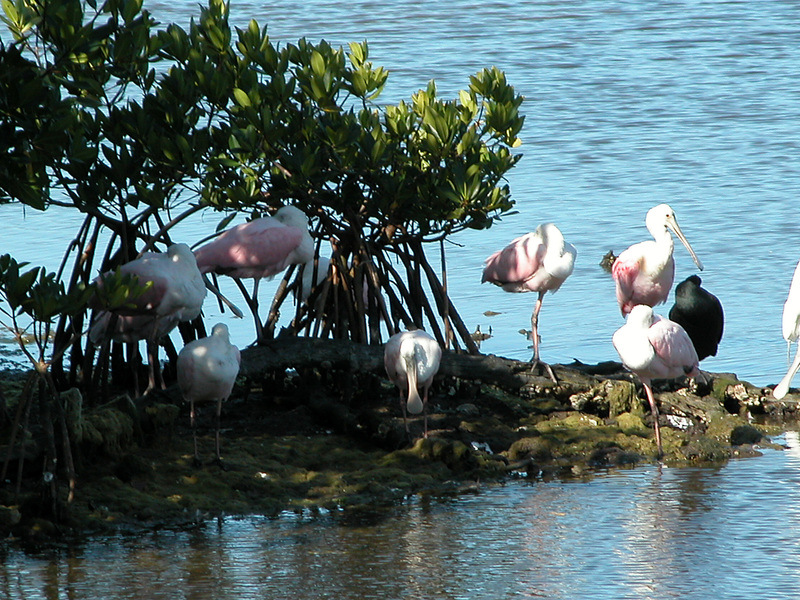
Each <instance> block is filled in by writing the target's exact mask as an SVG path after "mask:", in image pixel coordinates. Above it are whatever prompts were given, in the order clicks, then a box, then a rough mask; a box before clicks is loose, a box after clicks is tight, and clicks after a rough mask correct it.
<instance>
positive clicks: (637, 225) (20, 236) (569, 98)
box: [0, 0, 800, 385]
mask: <svg viewBox="0 0 800 600" xmlns="http://www.w3.org/2000/svg"><path fill="white" fill-rule="evenodd" d="M146 6H147V7H148V8H149V10H150V11H151V12H152V13H153V14H154V16H155V17H156V18H157V19H158V20H160V21H161V22H162V23H168V22H177V23H180V24H183V25H184V26H188V22H189V19H190V17H191V16H192V15H194V14H196V10H197V9H196V4H195V3H193V2H181V3H175V2H172V3H163V2H148V3H147V4H146ZM232 10H233V13H232V21H233V22H234V23H235V24H237V25H240V26H244V25H246V23H247V22H248V20H249V19H250V18H255V19H257V20H258V21H259V22H260V23H261V24H264V23H266V24H267V25H268V31H269V33H270V35H271V38H272V40H273V41H274V42H276V43H279V44H286V43H289V42H296V41H297V39H298V38H300V37H303V36H304V37H306V38H308V39H310V40H312V41H318V40H319V39H323V38H324V39H326V40H328V41H330V42H331V43H333V44H336V45H345V44H347V43H348V42H349V41H360V40H364V39H366V40H368V41H369V44H370V52H371V57H372V60H373V62H374V63H375V64H378V65H382V66H385V67H386V68H387V69H389V71H390V77H389V81H388V85H387V88H386V90H385V92H384V94H383V95H382V96H381V98H380V101H382V102H385V103H396V102H398V101H399V100H401V99H408V98H409V97H410V96H411V94H412V93H413V92H414V91H416V90H418V89H420V88H424V87H425V86H426V85H427V82H428V80H430V79H434V80H435V81H436V83H437V86H438V88H439V91H440V95H441V96H443V97H448V98H449V97H453V96H454V95H455V94H456V92H457V90H459V89H462V88H464V87H466V86H467V85H468V81H469V76H470V75H471V74H473V73H475V72H477V71H478V70H479V69H481V68H483V67H488V66H492V65H496V66H497V67H499V68H501V69H503V70H504V71H505V72H506V73H507V76H508V79H509V81H510V82H511V83H512V84H513V85H514V86H515V87H516V89H517V90H518V91H519V92H520V93H522V94H523V95H524V96H525V97H526V101H525V103H524V104H523V107H522V108H523V112H524V114H525V115H526V123H525V127H524V129H523V131H522V134H521V137H522V140H523V145H522V147H521V148H520V150H521V151H522V152H523V154H524V157H523V159H522V160H521V162H520V163H519V165H518V166H517V167H516V168H515V169H514V170H513V171H512V172H511V173H510V175H509V178H508V179H509V183H510V185H511V190H512V193H513V196H514V198H515V200H516V202H517V209H518V210H519V214H518V215H515V216H512V217H508V218H507V219H505V220H504V221H503V222H501V223H499V224H497V225H496V226H495V227H493V228H492V229H491V230H489V231H488V232H475V233H473V232H468V233H465V234H463V235H460V236H458V237H457V238H456V239H454V240H453V241H454V242H456V243H457V244H459V245H453V246H451V247H449V248H448V263H449V278H450V279H449V284H450V291H451V296H452V298H453V301H454V303H455V306H456V307H457V308H458V310H459V311H460V313H461V315H462V317H463V318H464V320H465V322H466V324H467V326H468V327H469V328H470V329H473V328H474V327H475V326H477V325H480V326H481V330H482V331H484V332H486V331H488V329H489V327H491V328H492V332H493V334H494V337H493V338H492V339H490V340H488V341H486V342H484V344H483V346H482V350H483V351H485V352H488V353H495V354H500V355H503V356H508V357H512V358H528V357H529V352H530V351H529V349H528V340H527V339H526V338H525V337H523V336H522V335H520V334H519V330H520V329H522V328H525V327H527V326H528V324H529V317H530V311H531V308H532V305H533V300H534V298H533V297H532V295H530V294H521V295H517V294H506V293H504V292H502V291H501V290H499V289H496V288H490V286H489V285H488V284H487V285H484V286H481V285H480V283H479V282H480V272H481V266H482V263H483V260H484V259H485V258H486V257H487V256H488V255H489V254H491V253H492V252H493V251H494V250H496V249H498V248H500V247H502V246H503V245H505V244H506V243H507V242H508V241H510V240H511V239H513V238H514V237H516V236H518V235H520V234H522V233H525V232H527V231H530V230H532V229H534V228H535V227H536V225H537V224H539V223H541V222H546V221H553V222H555V223H557V224H558V225H559V226H560V228H561V229H562V231H563V232H564V234H565V236H566V238H567V239H568V241H570V242H572V243H573V244H574V245H575V246H576V247H577V248H578V261H577V264H576V268H575V272H574V273H573V275H572V276H571V278H570V279H569V280H568V281H567V282H566V283H565V284H564V286H563V287H562V289H561V290H560V291H559V292H558V293H556V294H554V295H548V297H547V298H546V299H545V303H544V308H543V309H542V315H541V318H540V333H541V335H542V356H543V358H544V359H545V360H547V361H549V362H570V361H571V360H572V359H573V358H577V359H580V360H582V361H584V362H597V361H601V360H608V359H615V358H616V354H615V352H614V348H613V346H612V345H611V336H612V335H613V333H614V331H615V330H616V329H617V328H618V327H619V326H621V325H622V318H621V316H620V315H619V311H618V309H617V306H616V303H615V299H614V286H613V282H612V281H611V279H610V277H609V276H608V275H607V274H606V273H605V272H603V271H602V270H601V269H600V268H599V267H598V263H599V261H600V259H601V258H602V256H603V255H604V254H605V253H606V252H607V251H608V250H609V249H613V250H614V251H615V252H616V253H619V252H620V251H622V250H623V249H624V248H626V247H627V246H629V245H630V244H632V243H635V242H638V241H641V240H644V239H647V238H648V237H649V234H648V232H647V230H646V229H645V227H644V216H645V213H646V212H647V210H648V209H649V208H650V207H651V206H654V205H655V204H657V203H660V202H668V203H669V204H671V205H672V207H673V208H674V209H675V211H676V213H677V216H678V220H679V222H680V223H681V226H682V228H683V230H684V232H685V233H686V235H687V237H688V238H689V241H690V242H691V243H692V245H693V247H694V249H695V250H696V252H697V254H698V255H699V257H700V259H701V260H702V261H703V263H704V265H705V267H706V269H705V271H704V272H703V274H702V277H703V281H704V284H705V286H706V287H707V288H708V289H709V290H711V291H712V292H713V293H715V294H716V295H717V296H718V297H719V298H720V299H721V301H722V303H723V306H724V307H725V311H726V319H727V320H726V326H725V335H724V338H723V341H722V345H721V346H720V351H719V355H718V356H717V357H712V358H709V359H707V360H706V361H704V363H703V367H704V368H705V369H707V370H709V371H717V372H723V371H729V372H735V373H736V374H738V375H739V376H740V377H742V378H744V379H747V380H749V381H751V382H753V383H755V384H756V385H768V384H773V383H777V381H778V380H779V379H780V378H781V376H782V375H783V373H784V372H785V369H786V367H787V366H788V365H787V362H786V347H785V343H784V342H783V340H782V338H781V330H780V318H781V310H782V305H783V301H784V300H785V298H786V294H787V292H788V287H789V282H790V281H791V275H792V272H793V270H794V266H795V264H796V263H797V261H798V259H800V250H798V246H797V243H796V241H797V240H800V223H798V219H797V218H796V216H797V214H798V210H797V198H798V197H800V152H798V140H800V78H798V77H797V65H798V64H800V18H799V17H800V5H798V4H797V3H795V2H789V1H770V2H751V1H743V2H735V1H734V2H718V1H706V2H702V1H689V0H685V1H672V2H657V3H654V2H651V1H646V2H645V1H641V2H637V1H625V2H609V1H607V0H597V1H591V0H581V1H550V2H523V3H510V2H480V3H478V2H469V1H466V0H458V1H454V2H448V3H440V2H432V1H429V2H394V1H384V2H380V3H378V2H370V1H356V2H347V3H331V2H319V1H310V2H302V3H297V2H294V1H293V0H292V1H290V0H285V1H272V2H266V3H264V2H247V1H238V2H237V1H234V2H233V3H232ZM3 35H4V36H5V34H3ZM0 217H1V218H2V220H3V223H4V224H5V226H4V228H3V233H2V239H1V240H0V245H1V247H2V250H3V251H10V252H12V253H14V254H15V255H17V256H18V257H20V258H25V259H27V260H30V261H32V262H34V263H36V264H38V263H40V262H43V261H44V260H45V259H47V260H53V261H56V264H57V260H58V257H60V254H61V251H62V247H63V245H64V244H65V242H66V241H67V240H68V239H69V236H70V234H71V232H72V229H71V225H66V224H65V223H64V221H63V219H62V217H61V216H58V217H52V218H51V217H49V216H42V217H40V216H38V215H31V214H30V211H29V214H28V217H27V219H23V218H22V213H21V210H20V208H19V207H18V206H5V207H0ZM48 222H49V223H51V224H50V225H49V226H48V225H46V224H47V223H48ZM216 222H217V219H216V218H213V217H209V218H207V219H206V220H205V221H203V222H202V223H200V224H198V225H197V226H196V228H195V229H194V230H191V231H190V232H189V233H188V234H187V239H186V241H188V242H190V243H193V242H194V241H196V240H198V239H200V238H201V237H202V236H204V235H205V234H206V233H207V232H208V231H209V230H210V229H212V228H213V227H214V226H215V225H216ZM40 225H41V226H42V227H44V228H46V229H49V231H50V235H52V238H53V239H52V240H45V242H44V243H43V240H42V239H41V237H40V236H38V235H37V236H32V235H30V232H31V231H33V230H36V231H38V230H39V227H40ZM437 252H438V250H437ZM675 257H676V264H677V267H676V282H677V281H681V280H682V279H684V278H685V277H687V276H688V275H690V274H692V273H694V272H695V268H694V265H693V263H692V262H691V258H690V257H689V255H688V253H687V252H686V250H685V249H684V248H683V247H682V246H681V245H680V244H678V245H677V247H676V250H675ZM53 268H54V267H53ZM230 289H231V295H232V296H234V297H236V294H237V292H236V291H235V290H234V288H233V287H231V288H230ZM273 292H274V286H272V287H270V286H269V285H265V286H262V290H261V295H262V305H264V304H267V305H268V303H269V300H270V298H271V294H272V293H273ZM210 304H211V303H210V302H209V303H208V305H209V306H207V311H206V313H207V316H208V318H209V320H218V319H220V318H223V319H224V318H226V317H221V316H220V315H219V314H218V313H216V312H215V310H216V309H215V308H214V307H212V306H210ZM668 308H669V307H668V306H663V307H661V312H662V313H666V312H667V311H668ZM486 311H494V312H500V313H502V314H500V315H497V316H492V317H489V316H486V315H485V314H484V313H485V312H486ZM231 327H232V329H233V336H234V341H235V342H236V343H238V344H239V345H246V344H248V343H250V342H251V341H252V340H253V338H254V328H253V324H252V321H251V320H250V319H245V320H244V321H238V322H232V323H231ZM799 385H800V384H799Z"/></svg>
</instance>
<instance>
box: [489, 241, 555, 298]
mask: <svg viewBox="0 0 800 600" xmlns="http://www.w3.org/2000/svg"><path fill="white" fill-rule="evenodd" d="M545 251H546V247H545V245H544V244H543V243H542V240H541V238H540V237H538V236H537V235H536V234H534V233H528V234H526V235H523V236H522V237H518V238H517V239H515V240H513V241H512V242H511V243H510V244H509V245H508V246H506V247H505V248H503V249H502V250H498V251H497V252H495V253H494V254H492V255H491V256H490V257H489V258H487V259H486V266H485V267H484V269H483V278H482V279H481V283H483V282H485V281H489V282H491V283H494V284H497V285H503V284H505V283H515V282H517V283H521V282H524V281H526V280H528V279H530V278H531V277H532V276H533V274H534V273H536V271H537V270H538V269H539V267H540V266H541V264H542V259H543V257H544V253H545Z"/></svg>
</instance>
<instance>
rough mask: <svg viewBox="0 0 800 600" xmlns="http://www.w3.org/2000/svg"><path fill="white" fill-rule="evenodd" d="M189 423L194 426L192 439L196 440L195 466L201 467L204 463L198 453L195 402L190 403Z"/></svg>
mask: <svg viewBox="0 0 800 600" xmlns="http://www.w3.org/2000/svg"><path fill="white" fill-rule="evenodd" d="M189 423H190V424H191V426H192V439H193V440H194V464H195V466H196V467H199V466H200V465H201V464H202V463H201V462H200V455H199V454H198V452H197V422H196V421H195V412H194V400H191V401H190V402H189Z"/></svg>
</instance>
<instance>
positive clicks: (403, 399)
mask: <svg viewBox="0 0 800 600" xmlns="http://www.w3.org/2000/svg"><path fill="white" fill-rule="evenodd" d="M441 360H442V348H441V346H439V342H437V341H436V339H435V338H434V337H433V336H431V335H430V334H429V333H427V332H425V331H423V330H421V329H416V330H414V331H402V332H400V333H396V334H394V335H393V336H392V337H390V338H389V340H388V341H387V342H386V346H385V348H384V352H383V364H384V366H385V367H386V374H387V375H388V376H389V379H391V380H392V382H393V383H394V384H395V385H396V386H397V388H398V389H399V391H400V407H401V408H402V410H403V423H404V424H405V426H406V432H407V433H408V432H409V429H408V418H407V416H406V411H408V412H409V413H411V414H414V415H416V414H419V413H421V412H422V413H424V437H428V390H429V389H430V387H431V384H432V383H433V377H434V376H435V375H436V373H437V372H438V371H439V364H440V363H441ZM420 388H422V397H420V395H419V389H420Z"/></svg>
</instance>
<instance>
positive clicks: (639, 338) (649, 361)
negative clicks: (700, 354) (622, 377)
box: [613, 304, 700, 457]
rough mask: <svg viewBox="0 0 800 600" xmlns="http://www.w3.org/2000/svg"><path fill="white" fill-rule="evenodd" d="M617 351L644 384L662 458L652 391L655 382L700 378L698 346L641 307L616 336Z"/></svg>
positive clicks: (633, 310) (673, 326)
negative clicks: (683, 377)
mask: <svg viewBox="0 0 800 600" xmlns="http://www.w3.org/2000/svg"><path fill="white" fill-rule="evenodd" d="M613 342H614V348H616V350H617V353H618V354H619V357H620V358H621V359H622V364H623V365H625V367H626V368H627V369H628V370H630V371H632V372H633V373H635V374H636V375H638V377H639V379H641V380H642V386H644V390H645V394H647V401H648V402H649V403H650V410H651V411H652V414H653V427H654V429H655V435H656V445H657V446H658V456H659V457H661V456H662V455H663V453H664V452H663V449H662V447H661V431H660V429H659V426H658V407H657V406H656V400H655V397H654V396H653V388H652V387H651V383H650V382H651V380H652V379H673V378H675V377H680V376H682V375H686V376H689V377H694V376H696V375H697V374H698V373H699V372H700V371H699V369H700V362H699V361H698V359H697V352H696V351H695V349H694V344H692V340H691V338H690V337H689V334H688V333H686V331H685V330H684V329H683V327H681V326H680V325H678V324H677V323H675V322H674V321H670V320H669V319H665V318H663V317H660V316H659V315H656V314H653V309H652V308H651V307H649V306H647V305H644V304H639V305H637V306H634V307H633V308H632V309H631V312H630V313H629V314H628V318H627V320H626V321H625V325H623V326H622V327H620V328H619V329H617V331H616V332H614V337H613Z"/></svg>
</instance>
